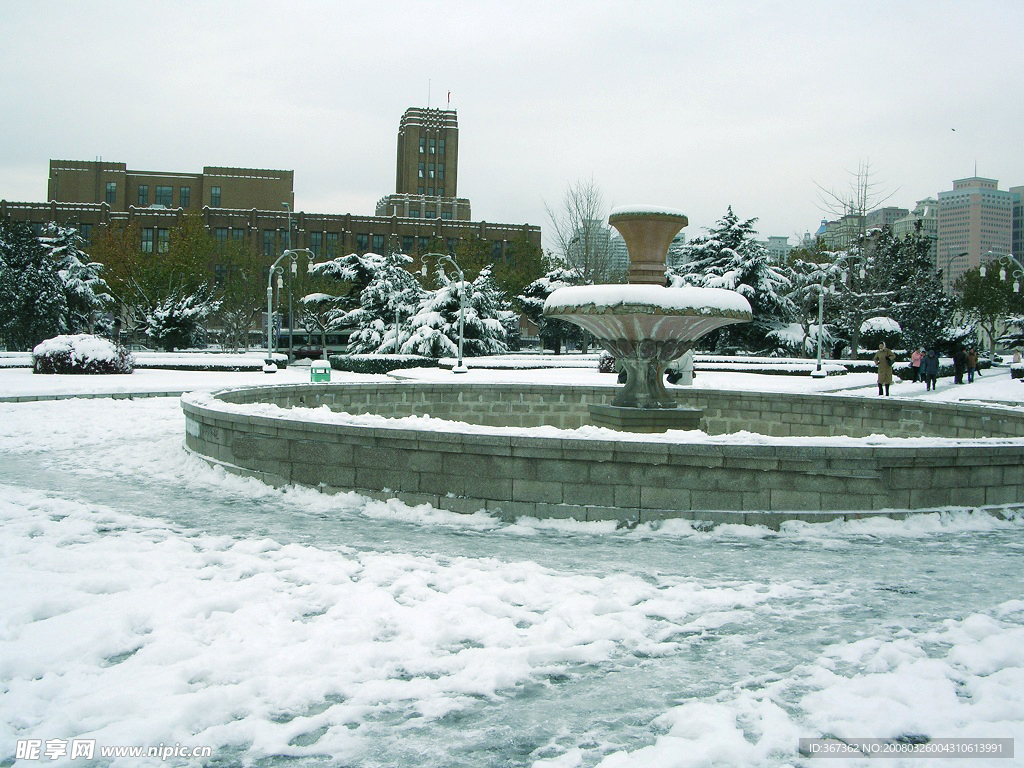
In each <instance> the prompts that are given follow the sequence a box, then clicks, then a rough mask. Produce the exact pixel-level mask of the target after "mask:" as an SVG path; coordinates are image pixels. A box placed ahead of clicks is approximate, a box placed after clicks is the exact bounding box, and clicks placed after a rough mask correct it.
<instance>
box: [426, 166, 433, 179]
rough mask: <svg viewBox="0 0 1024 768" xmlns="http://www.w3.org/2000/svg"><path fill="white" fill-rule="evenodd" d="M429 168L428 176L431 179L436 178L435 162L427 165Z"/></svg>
mask: <svg viewBox="0 0 1024 768" xmlns="http://www.w3.org/2000/svg"><path fill="white" fill-rule="evenodd" d="M427 168H428V170H427V177H428V178H431V179H432V178H434V164H433V163H431V164H430V165H429V166H427Z"/></svg>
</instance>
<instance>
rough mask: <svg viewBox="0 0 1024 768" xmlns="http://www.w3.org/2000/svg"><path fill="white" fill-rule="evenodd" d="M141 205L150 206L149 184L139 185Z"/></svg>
mask: <svg viewBox="0 0 1024 768" xmlns="http://www.w3.org/2000/svg"><path fill="white" fill-rule="evenodd" d="M139 205H149V184H139Z"/></svg>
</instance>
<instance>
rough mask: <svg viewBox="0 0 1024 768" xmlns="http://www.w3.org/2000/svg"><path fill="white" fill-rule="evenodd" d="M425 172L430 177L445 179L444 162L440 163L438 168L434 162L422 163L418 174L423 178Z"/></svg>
mask: <svg viewBox="0 0 1024 768" xmlns="http://www.w3.org/2000/svg"><path fill="white" fill-rule="evenodd" d="M424 173H425V174H426V178H428V179H439V180H440V181H444V163H438V164H437V168H436V169H435V168H434V164H433V163H420V164H419V168H418V169H417V174H416V175H417V176H419V178H421V179H422V178H424Z"/></svg>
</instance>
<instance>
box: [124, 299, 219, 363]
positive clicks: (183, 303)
mask: <svg viewBox="0 0 1024 768" xmlns="http://www.w3.org/2000/svg"><path fill="white" fill-rule="evenodd" d="M219 307H220V302H219V301H218V300H216V299H215V298H214V296H213V288H212V287H210V286H209V285H200V286H199V287H198V288H195V289H194V290H189V289H188V288H187V287H185V286H176V287H174V288H172V289H171V290H170V291H169V292H168V293H167V294H166V295H163V296H160V297H156V298H154V299H152V300H151V301H150V302H149V303H148V306H146V308H145V309H144V311H143V322H142V326H141V328H140V330H142V332H143V333H145V334H146V335H147V336H148V337H149V338H150V340H151V341H152V342H153V344H155V345H156V346H157V347H159V348H161V349H164V350H166V351H168V352H173V351H174V350H176V349H189V348H194V347H201V346H203V345H204V344H205V343H206V321H207V319H208V318H209V317H210V316H211V315H212V314H214V313H215V312H216V311H217V309H218V308H219Z"/></svg>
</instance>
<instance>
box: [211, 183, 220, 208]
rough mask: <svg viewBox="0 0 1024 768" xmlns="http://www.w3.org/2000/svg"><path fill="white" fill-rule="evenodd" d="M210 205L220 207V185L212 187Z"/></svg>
mask: <svg viewBox="0 0 1024 768" xmlns="http://www.w3.org/2000/svg"><path fill="white" fill-rule="evenodd" d="M210 207H211V208H220V187H210Z"/></svg>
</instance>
